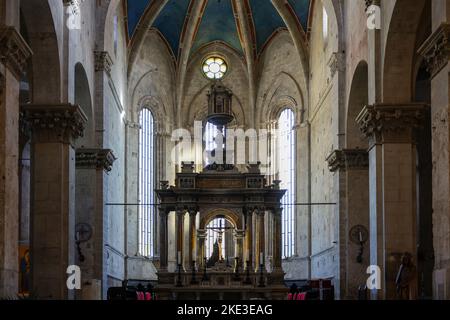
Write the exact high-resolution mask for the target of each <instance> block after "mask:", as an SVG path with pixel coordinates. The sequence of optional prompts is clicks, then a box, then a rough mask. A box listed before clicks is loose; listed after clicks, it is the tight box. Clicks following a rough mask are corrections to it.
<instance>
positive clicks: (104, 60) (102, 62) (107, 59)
mask: <svg viewBox="0 0 450 320" xmlns="http://www.w3.org/2000/svg"><path fill="white" fill-rule="evenodd" d="M94 57H95V71H97V72H99V71H101V72H102V71H104V72H106V73H107V74H108V75H111V68H112V66H113V64H114V63H113V60H112V59H111V56H110V55H109V53H108V51H94Z"/></svg>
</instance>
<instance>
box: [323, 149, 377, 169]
mask: <svg viewBox="0 0 450 320" xmlns="http://www.w3.org/2000/svg"><path fill="white" fill-rule="evenodd" d="M326 161H327V162H328V167H329V169H330V171H331V172H336V171H339V170H344V171H345V170H350V169H365V170H366V169H369V154H368V153H367V151H366V150H361V149H344V150H334V151H333V152H332V153H331V154H330V155H329V156H328V158H327V160H326Z"/></svg>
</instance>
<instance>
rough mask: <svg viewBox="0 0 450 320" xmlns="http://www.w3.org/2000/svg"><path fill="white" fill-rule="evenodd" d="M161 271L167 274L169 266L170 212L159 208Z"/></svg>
mask: <svg viewBox="0 0 450 320" xmlns="http://www.w3.org/2000/svg"><path fill="white" fill-rule="evenodd" d="M158 210H159V256H160V262H159V271H162V272H167V270H168V269H167V268H168V264H169V224H168V219H169V212H168V211H167V209H166V208H159V209H158Z"/></svg>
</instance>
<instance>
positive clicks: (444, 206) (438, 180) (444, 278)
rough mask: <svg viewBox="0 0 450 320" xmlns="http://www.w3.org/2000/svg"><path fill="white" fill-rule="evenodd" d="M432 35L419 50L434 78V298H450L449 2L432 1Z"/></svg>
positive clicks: (432, 91) (432, 108) (432, 104)
mask: <svg viewBox="0 0 450 320" xmlns="http://www.w3.org/2000/svg"><path fill="white" fill-rule="evenodd" d="M433 8H434V10H433V12H432V15H433V17H432V21H433V34H432V35H431V36H430V37H429V38H428V39H427V40H426V41H425V43H424V44H423V45H422V47H421V48H420V49H419V53H420V54H421V55H422V56H423V58H424V61H425V62H426V63H427V65H428V71H429V72H430V75H431V127H432V132H431V135H432V139H431V140H432V163H433V175H432V188H433V200H432V201H433V247H434V259H435V263H434V272H433V297H434V298H435V299H439V300H444V299H450V250H449V248H450V237H449V233H450V201H449V199H450V172H449V163H450V130H449V123H450V109H449V105H450V103H449V102H450V77H449V75H450V64H449V63H448V62H449V60H450V43H449V41H448V39H449V38H450V18H449V16H448V14H447V12H449V9H450V1H448V0H447V1H433Z"/></svg>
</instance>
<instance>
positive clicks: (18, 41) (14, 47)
mask: <svg viewBox="0 0 450 320" xmlns="http://www.w3.org/2000/svg"><path fill="white" fill-rule="evenodd" d="M32 54H33V52H32V51H31V49H30V47H29V46H28V44H27V43H26V42H25V40H24V39H23V38H22V36H21V35H20V34H19V33H18V32H17V31H16V28H14V27H0V61H1V62H2V63H3V64H4V65H5V66H6V67H7V68H8V69H9V70H10V71H11V72H12V73H13V74H14V75H15V76H16V78H17V79H20V77H21V76H22V74H23V72H24V70H25V67H26V64H27V60H28V59H29V58H30V57H31V55H32Z"/></svg>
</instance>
